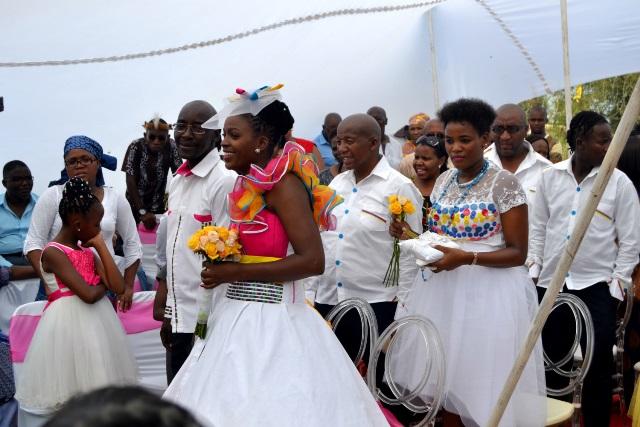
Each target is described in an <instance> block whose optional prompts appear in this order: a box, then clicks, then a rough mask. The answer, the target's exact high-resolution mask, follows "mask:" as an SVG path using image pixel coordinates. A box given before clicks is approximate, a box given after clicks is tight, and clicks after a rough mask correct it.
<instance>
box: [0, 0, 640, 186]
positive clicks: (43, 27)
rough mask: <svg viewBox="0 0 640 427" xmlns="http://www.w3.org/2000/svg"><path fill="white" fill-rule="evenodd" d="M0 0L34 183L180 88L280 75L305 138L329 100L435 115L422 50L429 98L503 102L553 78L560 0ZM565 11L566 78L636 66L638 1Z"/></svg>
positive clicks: (16, 153) (394, 121)
mask: <svg viewBox="0 0 640 427" xmlns="http://www.w3.org/2000/svg"><path fill="white" fill-rule="evenodd" d="M0 2H1V3H2V6H1V9H0V10H2V13H1V14H0V28H2V32H1V34H2V37H0V63H1V64H0V96H4V103H5V110H6V111H4V112H3V113H0V129H1V132H2V137H1V141H2V155H1V156H0V161H1V162H2V163H4V162H6V161H8V160H11V159H14V158H18V159H22V160H24V161H26V162H27V163H28V164H29V166H30V167H31V169H32V172H33V173H34V176H35V178H36V184H35V188H36V191H38V192H41V191H42V190H43V189H44V188H45V187H46V184H47V182H48V181H49V180H51V179H54V178H56V177H57V174H58V172H59V170H60V169H61V168H62V158H61V157H62V145H63V143H64V140H65V139H66V138H67V137H68V136H70V135H74V134H85V135H88V136H91V137H92V138H94V139H96V140H97V141H99V142H100V143H101V144H102V145H103V146H104V147H105V150H106V151H108V152H111V153H112V154H114V155H116V156H117V157H118V158H119V159H120V160H122V157H123V155H124V152H125V150H126V147H127V145H128V143H129V142H130V141H131V140H133V139H134V138H136V137H139V136H141V135H142V128H141V127H140V125H141V124H142V123H143V121H144V120H148V119H149V118H151V117H152V116H153V114H154V113H155V112H159V113H160V114H161V115H162V116H163V117H164V118H166V119H167V120H168V121H175V119H176V117H177V113H178V111H179V110H180V107H181V106H182V105H183V104H184V103H186V102H187V101H189V100H192V99H206V100H208V101H210V102H211V103H212V104H214V105H215V106H216V107H217V108H220V107H221V106H222V98H223V97H225V96H227V95H229V94H230V93H231V92H233V90H234V89H235V88H236V87H244V88H246V89H251V88H255V87H258V86H261V85H264V84H275V83H279V82H282V83H284V84H285V88H284V90H283V93H284V96H285V100H286V101H287V103H288V104H289V105H290V107H291V110H292V112H293V113H294V116H295V117H296V125H295V134H296V135H298V136H301V137H307V138H313V137H314V136H315V135H316V134H317V133H318V132H319V130H320V124H321V122H322V118H323V117H324V114H325V113H327V112H329V111H337V112H339V113H341V114H343V115H348V114H351V113H355V112H362V111H364V110H366V109H367V108H368V107H370V106H372V105H380V106H382V107H384V108H385V109H386V110H387V114H388V116H389V122H390V123H389V129H388V130H389V131H394V130H395V129H397V128H398V127H400V126H401V125H402V124H404V123H405V121H406V120H407V118H408V117H409V116H410V115H411V114H413V113H416V112H419V111H424V112H427V113H429V114H433V113H434V110H435V104H434V91H433V87H432V84H433V81H434V80H433V78H432V76H433V74H432V71H434V70H432V63H434V62H435V64H437V66H436V69H435V71H436V73H437V82H438V91H437V92H438V95H439V99H440V102H441V103H442V102H445V101H447V100H452V99H455V98H457V97H460V96H475V97H480V98H484V99H486V100H488V101H489V102H491V103H493V104H494V105H499V104H501V103H505V102H518V101H521V100H523V99H528V98H531V97H534V96H537V95H541V94H543V93H545V91H549V90H557V89H561V88H562V85H563V73H562V45H561V41H562V37H561V31H560V28H561V24H560V6H559V1H558V0H539V1H536V2H522V1H518V0H448V1H438V2H424V3H422V4H419V5H417V6H415V7H411V8H406V9H403V10H391V11H386V10H377V11H370V13H360V12H362V10H361V9H365V8H374V7H381V6H391V7H394V6H405V5H410V4H411V3H409V1H407V0H405V1H402V0H358V1H354V0H348V1H338V0H325V1H323V2H293V1H287V0H272V1H270V2H258V1H255V0H254V1H236V2H227V1H218V2H208V1H204V0H192V1H189V2H173V1H167V0H155V1H151V0H142V1H135V2H132V1H124V0H113V1H110V2H82V1H78V0H65V1H59V2H36V1H33V0H24V1H20V2H13V1H9V0H0ZM345 8H347V9H348V8H357V9H355V10H352V11H347V12H346V13H343V14H341V15H339V16H330V17H326V18H321V19H314V20H301V22H296V23H292V24H291V25H286V26H282V27H279V28H277V29H274V30H270V31H264V32H260V33H258V34H254V35H249V36H247V37H244V38H240V39H234V40H231V41H228V42H223V43H220V44H216V45H214V46H210V47H204V48H200V49H191V50H185V51H180V52H177V53H173V54H165V55H159V56H153V57H147V58H143V59H134V60H128V61H117V62H104V63H91V64H86V65H82V64H81V65H65V66H40V67H7V66H6V65H7V63H10V62H28V61H49V60H71V59H80V58H100V57H111V56H117V55H126V54H132V53H138V52H148V51H153V50H158V49H166V48H171V47H177V46H181V45H186V44H190V43H194V42H200V41H207V40H212V39H217V38H224V37H227V36H229V35H233V34H237V33H242V32H244V31H247V30H252V29H256V28H260V27H263V26H266V25H271V24H274V23H278V22H281V21H284V20H287V19H292V18H301V17H305V16H310V15H314V14H318V13H324V12H331V11H337V10H343V9H345ZM429 10H431V22H432V28H431V31H429V28H428V19H427V12H428V11H429ZM568 18H569V40H570V58H571V73H572V83H573V84H577V83H580V82H587V81H592V80H596V79H601V78H605V77H610V76H614V75H619V74H624V73H629V72H634V71H638V70H639V69H640V2H638V1H637V0H618V1H616V2H614V3H604V2H601V1H598V2H596V1H595V0H580V1H577V0H574V1H569V4H568ZM429 34H433V40H432V41H433V45H434V46H435V53H434V55H433V56H432V54H431V52H430V39H429ZM432 59H433V60H434V61H432ZM106 180H107V182H108V183H109V184H110V185H113V186H116V187H118V188H121V189H123V188H124V175H123V174H122V173H108V174H107V175H106Z"/></svg>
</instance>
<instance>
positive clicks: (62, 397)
mask: <svg viewBox="0 0 640 427" xmlns="http://www.w3.org/2000/svg"><path fill="white" fill-rule="evenodd" d="M21 372H22V373H21V375H20V377H19V379H18V384H17V387H16V399H17V400H18V401H19V402H20V406H22V407H24V408H28V409H30V410H37V411H42V412H50V411H53V410H55V409H57V408H58V407H60V406H61V405H62V404H64V403H65V402H66V401H67V400H69V398H71V397H73V396H74V395H76V394H79V393H84V392H88V391H91V390H95V389H97V388H101V387H104V386H109V385H125V384H135V383H136V375H137V373H136V365H135V360H134V357H133V354H132V353H131V350H130V348H129V344H128V341H127V337H126V335H125V332H124V330H123V328H122V324H121V323H120V321H119V320H118V317H117V315H116V313H115V311H114V309H113V306H112V305H111V303H110V302H109V300H108V299H107V298H106V297H105V298H102V299H101V300H100V301H98V302H96V303H95V304H87V303H85V302H83V301H82V300H81V299H80V298H78V297H77V296H75V295H73V296H68V297H62V298H60V299H58V300H56V301H54V302H52V303H51V304H50V305H49V307H47V309H46V310H45V311H44V312H43V313H42V317H41V318H40V321H39V322H38V327H37V329H36V331H35V333H34V335H33V338H32V340H31V344H30V346H29V350H28V351H27V355H26V357H25V361H24V364H23V368H22V371H21Z"/></svg>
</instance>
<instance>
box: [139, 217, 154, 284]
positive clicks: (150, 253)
mask: <svg viewBox="0 0 640 427" xmlns="http://www.w3.org/2000/svg"><path fill="white" fill-rule="evenodd" d="M157 230H158V226H157V225H156V227H155V228H154V229H153V230H147V228H146V227H145V226H144V224H142V223H140V224H139V225H138V235H139V236H140V243H142V258H141V259H140V263H141V265H142V269H143V270H144V272H145V273H146V274H147V276H148V277H149V279H150V280H153V279H154V278H155V277H156V273H157V272H158V266H157V265H156V261H155V256H156V237H157V235H156V231H157Z"/></svg>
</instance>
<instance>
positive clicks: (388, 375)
mask: <svg viewBox="0 0 640 427" xmlns="http://www.w3.org/2000/svg"><path fill="white" fill-rule="evenodd" d="M411 329H415V330H416V331H417V339H418V340H420V342H422V343H423V344H424V346H425V350H426V352H425V353H424V354H425V356H426V358H425V369H424V375H423V376H422V378H420V380H419V381H418V385H417V386H416V387H415V389H413V390H407V389H406V388H405V387H403V386H402V385H400V384H398V382H397V381H396V380H395V379H394V378H393V372H392V368H391V361H392V360H393V359H394V358H395V356H394V353H395V351H396V349H397V346H396V345H397V343H398V342H399V341H398V339H399V338H400V337H401V336H402V335H403V334H404V333H405V332H407V331H411ZM383 352H385V353H386V357H385V360H384V375H383V378H384V382H385V383H386V384H387V386H388V387H389V389H390V390H391V393H392V394H393V396H392V397H390V396H387V395H386V394H385V393H384V392H383V391H382V390H381V389H380V388H379V387H378V384H377V379H376V371H377V367H378V360H379V359H380V357H381V354H382V353H383ZM444 382H445V361H444V347H443V345H442V341H441V340H440V335H439V334H438V331H437V329H436V327H435V326H434V324H433V323H432V322H431V321H430V320H429V319H427V318H426V317H424V316H419V315H412V316H407V317H402V318H400V319H397V320H395V321H394V322H393V323H391V325H389V327H388V328H387V329H386V330H385V331H384V332H383V333H382V335H380V337H379V338H378V342H377V344H376V345H375V348H374V350H373V352H372V353H371V356H370V358H369V367H368V370H367V383H368V385H369V389H370V390H371V393H372V394H373V396H374V397H375V398H376V400H378V401H381V402H383V403H385V404H387V405H392V406H397V405H403V406H404V407H405V408H407V409H408V410H409V411H411V412H414V413H418V414H424V418H423V419H422V420H421V421H420V422H419V423H418V424H417V426H420V427H422V426H433V425H434V424H435V419H436V415H437V414H438V411H439V410H440V407H441V406H442V402H443V399H444ZM427 384H428V389H429V392H428V395H429V398H428V399H426V400H427V401H424V400H423V397H421V396H419V395H420V394H423V395H424V392H423V389H425V387H426V386H427Z"/></svg>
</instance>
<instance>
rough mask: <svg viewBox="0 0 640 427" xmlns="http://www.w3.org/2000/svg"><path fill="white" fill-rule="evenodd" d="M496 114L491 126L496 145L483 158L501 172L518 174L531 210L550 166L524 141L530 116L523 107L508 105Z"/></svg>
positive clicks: (488, 149)
mask: <svg viewBox="0 0 640 427" xmlns="http://www.w3.org/2000/svg"><path fill="white" fill-rule="evenodd" d="M496 114H497V115H496V118H495V120H494V121H493V125H492V126H491V138H492V139H493V145H491V146H489V148H487V149H486V150H485V153H484V156H485V158H486V159H487V160H490V161H492V162H493V163H495V164H496V165H498V167H500V168H501V169H505V170H508V171H509V172H511V173H513V174H515V176H516V178H518V181H520V185H522V188H523V189H524V191H525V193H526V195H527V201H528V204H529V206H531V201H532V200H533V196H534V195H535V192H536V183H537V182H538V179H539V178H540V174H541V173H542V171H543V170H544V169H546V168H547V167H549V166H550V165H551V162H550V161H549V160H548V159H545V158H544V157H543V156H541V155H540V154H538V153H537V152H536V151H535V150H534V149H533V148H532V147H531V144H530V143H529V141H527V140H525V136H526V135H527V130H528V128H529V127H528V126H527V116H526V114H525V112H524V110H523V109H522V108H521V107H520V106H518V105H515V104H505V105H503V106H501V107H500V108H498V110H497V111H496Z"/></svg>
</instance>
